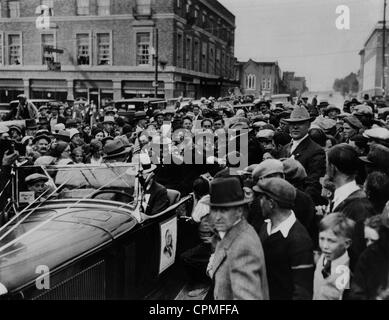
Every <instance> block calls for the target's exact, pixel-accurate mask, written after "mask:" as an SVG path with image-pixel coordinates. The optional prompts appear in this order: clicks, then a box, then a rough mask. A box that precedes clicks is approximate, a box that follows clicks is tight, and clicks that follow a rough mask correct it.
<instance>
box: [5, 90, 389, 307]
mask: <svg viewBox="0 0 389 320" xmlns="http://www.w3.org/2000/svg"><path fill="white" fill-rule="evenodd" d="M308 100H309V99H308V98H306V97H303V98H301V99H300V100H299V101H298V102H297V103H296V104H295V105H288V104H283V103H272V102H271V101H265V100H260V101H256V102H255V103H254V102H253V101H251V102H253V103H252V108H250V109H248V108H239V104H240V103H241V102H242V100H239V99H236V98H231V99H230V101H229V102H228V103H227V101H222V99H215V98H213V97H210V98H209V99H205V98H202V99H201V100H199V101H196V102H189V103H185V104H184V103H180V102H178V103H177V104H176V106H175V107H171V108H170V107H169V108H166V109H165V110H153V109H152V108H151V107H150V108H145V110H144V111H143V110H139V111H137V112H127V110H124V111H121V110H116V109H115V108H114V107H113V106H107V107H106V108H104V109H103V110H102V111H101V112H94V111H95V110H92V109H88V108H87V109H86V110H85V112H75V110H74V109H72V107H65V106H63V105H61V104H58V103H53V104H50V103H49V104H48V105H43V106H41V107H40V108H39V110H37V109H36V108H35V107H34V106H33V105H32V104H31V103H30V102H29V101H28V99H27V98H26V97H25V96H24V95H21V96H19V105H18V107H17V108H16V109H15V110H12V111H11V112H10V114H8V115H7V116H6V117H5V118H4V120H7V121H12V124H9V122H4V123H1V122H0V158H1V160H2V170H1V175H2V179H1V181H0V183H1V190H3V191H2V196H3V197H4V196H5V195H6V192H4V189H5V188H7V186H8V187H9V185H7V184H6V183H7V181H8V179H9V174H10V173H9V172H10V170H9V167H10V166H11V165H17V166H23V165H24V166H33V165H37V166H45V165H47V166H49V165H59V166H61V165H64V166H65V165H70V164H79V165H84V164H91V165H101V164H103V163H112V162H119V163H120V162H136V161H138V160H139V159H140V158H143V157H144V156H145V155H147V157H149V159H150V166H153V168H152V170H150V171H152V172H153V176H152V178H153V179H154V180H155V181H156V182H155V183H156V184H155V188H156V190H157V191H158V194H156V193H155V192H157V191H155V192H154V191H153V190H149V193H151V196H150V198H151V199H154V200H153V201H154V202H156V203H158V202H159V204H156V207H154V209H156V210H157V211H158V210H159V209H161V208H165V207H166V205H167V202H168V201H167V200H166V190H165V189H164V188H170V189H175V190H178V191H180V192H181V194H189V193H193V194H194V198H195V205H194V209H193V212H192V217H191V219H192V221H193V223H195V224H197V225H198V228H199V233H198V236H199V244H198V245H197V246H196V247H194V248H192V249H190V250H188V251H186V252H184V253H183V254H182V255H181V257H180V261H181V263H182V264H183V266H184V267H185V270H187V274H188V277H189V278H190V280H192V282H193V283H194V284H198V283H205V284H207V285H209V286H211V290H209V296H210V297H211V298H213V299H217V300H219V299H220V300H224V299H270V300H294V299H307V300H308V299H320V300H322V299H325V300H327V299H328V300H329V299H331V300H332V299H336V300H340V299H389V205H387V203H388V201H389V161H388V160H389V127H388V123H387V119H386V116H387V115H386V114H383V115H382V117H381V119H380V118H378V116H377V109H378V106H377V104H375V103H374V102H372V101H370V100H369V97H366V96H365V97H364V100H363V101H358V100H357V99H353V100H351V101H346V102H345V104H344V105H343V106H334V105H331V104H329V103H328V101H326V100H322V101H320V103H319V102H318V101H317V99H316V97H315V98H314V99H313V100H312V101H311V102H309V101H308ZM249 101H250V100H249ZM249 101H247V100H245V101H244V102H249ZM18 121H21V123H22V124H19V122H18ZM5 124H8V125H5ZM243 137H244V140H242V138H243ZM237 141H238V142H237ZM239 141H245V143H246V144H247V145H246V148H242V146H240V144H239ZM231 145H233V146H234V148H231ZM242 150H244V152H242ZM188 155H190V156H189V157H188ZM236 158H238V159H240V160H241V161H243V159H244V161H243V162H244V163H246V164H247V166H246V167H245V168H244V169H243V168H241V170H233V169H234V168H236V167H237V166H236V165H235V164H234V161H233V160H234V159H236ZM196 159H197V160H198V159H200V160H201V161H197V162H196V161H195V160H196ZM151 163H152V165H151ZM145 170H148V168H145ZM154 172H155V175H154ZM145 179H148V177H145ZM157 181H158V183H157ZM27 182H28V183H30V184H32V185H34V183H38V184H39V186H37V188H39V187H40V188H43V187H44V183H45V180H44V179H43V177H39V176H37V175H35V176H33V177H31V176H30V177H27V179H26V183H27ZM160 198H163V201H162V202H163V203H162V202H161V201H158V200H159V199H160ZM1 201H3V200H1ZM150 210H152V209H150ZM154 211H155V210H154ZM157 211H156V212H157ZM154 213H155V212H154ZM199 290H200V291H201V288H200V289H199V287H196V286H194V288H193V290H192V291H191V292H190V294H192V295H194V296H196V295H197V294H199V292H200V291H199Z"/></svg>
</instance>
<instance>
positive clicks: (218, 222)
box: [207, 177, 269, 300]
mask: <svg viewBox="0 0 389 320" xmlns="http://www.w3.org/2000/svg"><path fill="white" fill-rule="evenodd" d="M249 201H250V200H249V198H248V197H247V195H245V192H244V190H243V188H242V185H241V183H240V181H239V179H238V178H237V177H225V178H216V179H214V180H213V181H212V182H211V186H210V201H209V203H208V204H209V205H210V207H211V220H212V222H213V224H214V228H215V229H216V231H217V232H218V235H219V239H220V240H219V241H218V242H217V244H216V248H215V253H214V254H213V256H211V259H210V262H209V264H208V268H207V271H208V274H209V275H210V276H211V278H212V279H213V280H214V292H213V295H214V298H215V300H234V299H239V300H267V299H268V298H269V293H268V285H267V276H266V267H265V259H264V254H263V249H262V244H261V241H260V240H259V237H258V235H257V233H256V232H255V230H254V228H253V227H252V226H250V225H249V224H248V222H247V221H246V218H245V217H244V212H245V211H246V209H245V205H246V204H247V203H248V202H249Z"/></svg>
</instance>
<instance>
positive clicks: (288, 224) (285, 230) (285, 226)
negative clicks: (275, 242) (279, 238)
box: [265, 211, 297, 238]
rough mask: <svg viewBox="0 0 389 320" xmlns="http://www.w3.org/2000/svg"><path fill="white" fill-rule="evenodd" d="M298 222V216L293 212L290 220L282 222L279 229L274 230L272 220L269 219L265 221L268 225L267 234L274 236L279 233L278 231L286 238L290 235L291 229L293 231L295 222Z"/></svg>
mask: <svg viewBox="0 0 389 320" xmlns="http://www.w3.org/2000/svg"><path fill="white" fill-rule="evenodd" d="M296 221H297V219H296V215H295V214H294V212H293V211H292V213H291V214H290V216H289V217H288V219H286V220H284V221H282V222H281V223H280V224H279V225H278V227H276V228H274V229H273V230H272V227H271V220H270V219H267V220H265V222H266V223H267V226H266V227H267V228H266V229H267V234H268V235H269V236H270V235H272V234H275V233H277V232H278V231H280V232H281V233H282V235H283V237H284V238H286V237H287V236H288V234H289V231H290V229H292V227H293V225H294V224H295V222H296Z"/></svg>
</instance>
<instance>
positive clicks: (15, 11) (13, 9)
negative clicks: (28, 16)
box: [8, 1, 20, 18]
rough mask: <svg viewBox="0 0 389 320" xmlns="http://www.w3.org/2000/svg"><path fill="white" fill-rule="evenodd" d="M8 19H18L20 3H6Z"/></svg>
mask: <svg viewBox="0 0 389 320" xmlns="http://www.w3.org/2000/svg"><path fill="white" fill-rule="evenodd" d="M8 9H9V17H10V18H18V17H20V2H19V1H10V2H8Z"/></svg>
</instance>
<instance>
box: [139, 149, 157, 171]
mask: <svg viewBox="0 0 389 320" xmlns="http://www.w3.org/2000/svg"><path fill="white" fill-rule="evenodd" d="M139 163H140V165H141V167H142V171H143V173H150V172H153V171H154V170H155V169H157V166H156V165H155V164H153V163H152V162H151V159H150V157H149V155H148V154H145V153H141V154H139Z"/></svg>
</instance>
